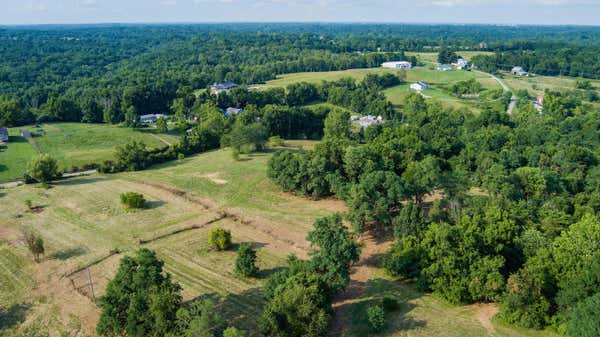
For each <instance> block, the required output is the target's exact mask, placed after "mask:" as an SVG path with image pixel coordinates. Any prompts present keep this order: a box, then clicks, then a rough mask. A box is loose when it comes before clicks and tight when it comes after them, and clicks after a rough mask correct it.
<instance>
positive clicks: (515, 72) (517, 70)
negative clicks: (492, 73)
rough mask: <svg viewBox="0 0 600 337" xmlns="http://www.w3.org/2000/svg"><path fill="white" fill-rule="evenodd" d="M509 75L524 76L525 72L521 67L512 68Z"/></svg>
mask: <svg viewBox="0 0 600 337" xmlns="http://www.w3.org/2000/svg"><path fill="white" fill-rule="evenodd" d="M510 73H511V74H513V75H519V76H526V75H527V72H526V71H525V70H524V69H523V68H522V67H514V68H512V70H511V71H510Z"/></svg>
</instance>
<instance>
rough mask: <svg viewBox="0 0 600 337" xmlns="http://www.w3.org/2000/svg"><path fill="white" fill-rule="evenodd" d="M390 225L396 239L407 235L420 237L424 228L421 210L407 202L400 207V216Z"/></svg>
mask: <svg viewBox="0 0 600 337" xmlns="http://www.w3.org/2000/svg"><path fill="white" fill-rule="evenodd" d="M392 224H393V226H394V236H395V237H396V238H400V237H403V236H408V235H415V236H417V237H420V236H421V233H422V232H423V231H424V230H425V227H426V222H425V215H424V213H423V209H422V208H421V207H420V206H419V205H417V204H415V203H414V202H412V201H409V202H407V203H406V205H404V207H402V209H401V210H400V214H399V215H398V216H397V217H395V218H394V219H393V220H392Z"/></svg>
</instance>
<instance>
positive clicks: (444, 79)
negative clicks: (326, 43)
mask: <svg viewBox="0 0 600 337" xmlns="http://www.w3.org/2000/svg"><path fill="white" fill-rule="evenodd" d="M436 55H437V54H436ZM398 72H399V71H398V70H394V69H385V68H370V69H351V70H342V71H329V72H305V73H294V74H286V75H280V76H278V77H277V79H275V80H272V81H268V82H267V83H266V84H265V85H259V86H260V87H261V88H269V87H284V86H287V85H289V84H292V83H297V82H308V83H313V84H317V83H320V82H322V81H336V80H339V79H342V78H348V77H349V78H353V79H355V80H357V81H360V80H362V79H363V78H364V77H365V76H366V75H367V74H383V73H390V74H397V73H398ZM405 74H406V79H405V81H406V82H407V83H405V84H401V85H398V86H395V87H392V88H388V89H386V90H385V91H384V94H385V95H386V97H387V98H388V100H390V101H391V102H392V104H394V105H395V106H400V105H401V103H402V101H403V99H404V97H406V96H407V95H408V94H409V93H410V92H411V89H410V83H414V82H418V81H422V82H427V83H428V84H430V88H429V89H427V90H425V91H424V95H425V97H427V98H434V99H437V100H439V101H440V102H442V103H444V104H445V105H447V106H450V107H453V108H467V109H469V110H470V111H474V112H476V111H478V108H477V103H478V100H470V99H463V98H458V97H455V96H452V95H450V94H449V93H448V92H447V91H445V90H444V88H443V87H444V86H447V85H450V84H452V83H455V82H458V81H464V80H469V79H476V80H477V81H478V82H480V83H481V84H482V88H483V89H501V86H500V85H499V84H498V82H496V81H495V80H494V79H492V78H490V77H489V75H487V74H485V73H481V72H470V71H438V70H435V69H434V68H433V67H432V66H428V67H417V68H413V69H411V70H407V71H406V72H405Z"/></svg>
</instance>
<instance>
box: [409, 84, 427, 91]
mask: <svg viewBox="0 0 600 337" xmlns="http://www.w3.org/2000/svg"><path fill="white" fill-rule="evenodd" d="M410 88H411V89H412V90H414V91H417V92H421V91H423V90H425V89H427V88H429V84H427V83H425V82H417V83H413V84H411V85H410Z"/></svg>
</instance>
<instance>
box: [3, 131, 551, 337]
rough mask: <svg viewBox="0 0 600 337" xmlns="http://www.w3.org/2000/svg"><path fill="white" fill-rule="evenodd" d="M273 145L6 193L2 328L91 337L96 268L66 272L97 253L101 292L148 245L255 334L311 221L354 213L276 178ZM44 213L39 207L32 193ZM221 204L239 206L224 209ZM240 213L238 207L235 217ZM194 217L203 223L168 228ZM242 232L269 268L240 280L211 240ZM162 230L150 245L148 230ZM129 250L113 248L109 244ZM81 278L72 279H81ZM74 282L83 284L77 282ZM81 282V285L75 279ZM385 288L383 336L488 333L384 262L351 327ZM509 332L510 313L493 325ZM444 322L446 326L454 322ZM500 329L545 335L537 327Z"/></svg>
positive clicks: (195, 293) (227, 255)
mask: <svg viewBox="0 0 600 337" xmlns="http://www.w3.org/2000/svg"><path fill="white" fill-rule="evenodd" d="M287 144H288V145H289V146H294V147H296V146H302V147H305V148H310V147H312V146H313V145H314V144H315V143H314V142H310V141H288V142H287ZM269 156H270V154H269V153H258V154H254V155H250V156H244V157H243V158H242V160H241V161H234V160H233V158H232V156H231V153H230V152H229V151H228V150H218V151H212V152H208V153H204V154H201V155H197V156H193V157H189V158H186V159H183V160H180V161H174V162H170V163H166V164H162V165H159V166H156V167H153V168H152V169H150V170H146V171H141V172H128V173H120V174H116V175H107V176H104V175H99V174H96V175H93V176H88V177H78V178H73V179H69V180H65V181H62V182H60V183H59V184H56V185H55V186H53V187H52V188H50V189H42V188H40V187H36V186H31V185H27V186H21V187H17V188H14V189H9V190H3V191H2V192H0V224H1V225H0V237H2V240H3V241H2V242H1V243H0V281H2V283H1V284H2V285H0V287H2V288H0V290H1V291H2V294H3V295H4V294H6V293H8V294H9V295H7V296H3V297H2V302H1V303H0V306H1V307H2V309H1V310H3V312H6V313H10V315H9V314H2V316H1V323H0V334H3V335H7V336H11V335H15V336H17V335H21V334H24V333H25V332H27V331H28V330H32V331H37V332H39V331H49V332H50V333H52V334H54V335H60V334H67V335H68V334H70V335H75V332H77V333H80V334H81V335H93V334H94V326H95V323H96V320H97V318H98V314H99V312H98V309H97V308H96V306H95V305H94V304H93V302H92V301H91V297H92V296H91V287H89V282H88V274H87V270H84V271H83V272H80V273H75V274H74V275H72V276H68V277H65V275H67V274H69V273H70V272H72V271H74V270H76V269H77V268H78V267H81V266H85V265H87V264H89V263H91V262H94V261H99V262H98V263H97V264H95V265H93V266H91V267H90V268H89V271H90V276H91V278H92V282H93V287H94V293H95V295H96V296H99V295H102V293H103V291H104V287H105V286H106V283H107V282H108V280H109V279H110V278H112V277H113V275H114V273H115V271H116V269H117V267H118V263H119V259H120V258H121V256H123V254H130V253H132V252H133V251H134V250H136V249H137V248H139V247H142V246H144V247H149V248H151V249H154V250H156V251H157V253H158V255H159V256H160V257H161V258H162V259H164V260H165V268H166V269H167V270H168V271H169V272H170V273H172V274H173V276H174V279H175V280H176V281H177V282H179V283H181V285H182V286H183V295H184V300H185V301H190V300H192V299H195V298H198V297H210V298H213V299H214V300H215V301H216V302H217V303H218V304H219V308H220V309H221V310H222V311H223V312H224V315H225V316H226V319H227V321H228V322H230V323H231V324H235V325H237V326H238V327H241V328H244V329H247V330H249V331H251V332H252V333H251V336H255V335H256V319H257V317H258V316H259V314H260V312H261V310H262V309H261V306H262V304H263V299H262V296H261V289H260V287H261V286H262V284H263V282H264V279H265V277H266V276H268V275H269V274H270V273H272V272H273V271H275V270H277V269H278V268H279V267H281V266H282V265H283V263H284V260H285V258H286V256H287V255H288V254H290V253H294V254H297V255H299V256H301V257H306V255H307V251H308V243H307V241H306V240H305V238H306V234H307V232H308V231H309V230H310V229H311V227H312V223H313V221H314V220H315V219H316V218H317V217H320V216H324V215H327V214H331V213H333V212H336V211H344V210H345V206H344V205H343V204H342V203H341V202H340V201H336V200H320V201H312V200H308V199H305V198H300V197H295V196H292V195H289V194H286V193H282V192H281V191H280V190H279V188H278V187H276V186H275V185H273V183H271V182H270V180H269V179H268V178H267V177H266V162H267V160H268V158H269ZM125 191H137V192H140V193H143V194H144V195H145V197H146V199H147V200H148V207H147V208H146V209H144V210H138V211H127V210H125V209H124V208H123V207H122V206H121V205H120V203H119V201H118V198H119V194H120V193H122V192H125ZM27 199H29V200H32V202H33V204H34V205H37V206H40V208H41V211H39V212H30V211H28V210H27V208H26V206H25V200H27ZM223 212H226V213H228V214H230V215H231V216H228V217H226V218H222V219H221V220H218V221H216V222H214V223H210V224H207V222H209V221H210V220H213V219H217V218H221V217H222V214H223ZM233 215H234V216H235V217H234V216H233ZM193 225H194V226H196V227H197V228H196V229H192V230H188V231H185V232H181V233H179V234H174V235H170V236H169V235H167V234H169V233H171V232H173V231H176V230H181V229H184V228H190V227H191V226H193ZM216 226H222V227H225V228H228V229H230V230H231V231H232V234H233V241H234V244H239V243H241V242H251V243H252V244H253V245H254V246H255V247H256V248H257V249H258V257H259V266H260V268H261V275H260V277H259V278H257V279H243V278H238V277H237V276H235V275H234V273H233V265H234V261H235V253H234V252H233V251H228V252H211V251H210V250H209V249H208V247H207V244H206V241H207V234H208V231H209V230H210V229H211V228H214V227H216ZM22 227H32V228H34V229H35V230H36V231H38V232H39V233H40V234H41V235H42V236H43V238H44V240H45V242H46V256H45V257H44V259H43V261H42V262H41V263H39V264H36V263H33V262H32V259H31V257H30V255H29V254H28V253H27V252H26V250H25V248H24V246H23V244H22V243H21V241H20V240H19V229H20V228H22ZM164 235H167V236H165V237H163V238H161V239H158V240H155V241H152V242H149V243H146V244H141V243H140V239H142V240H149V239H152V238H156V237H161V236H164ZM114 248H118V249H120V250H121V251H122V253H121V254H117V255H113V256H111V257H108V258H105V259H104V257H106V256H107V254H108V252H109V251H110V250H111V249H114ZM71 280H72V281H71ZM71 282H73V283H71ZM73 286H75V287H76V288H77V289H78V290H75V289H73ZM385 295H393V296H395V297H397V298H398V299H399V300H400V302H401V305H402V311H401V312H399V313H398V317H394V318H393V319H392V318H391V317H390V319H389V321H390V322H391V324H390V326H389V327H388V329H387V330H386V332H385V334H382V335H385V336H433V335H440V333H442V332H443V333H442V334H443V335H448V336H459V335H461V336H462V335H464V336H481V335H485V334H486V332H487V331H488V330H486V329H489V327H487V328H486V327H484V326H483V325H482V324H483V323H481V322H480V321H479V320H478V318H477V315H476V313H477V312H478V311H477V310H472V309H471V308H470V307H454V306H450V305H447V304H444V303H443V302H441V301H439V300H438V299H436V298H434V297H432V296H429V295H424V294H421V293H418V292H417V291H415V290H414V289H413V288H412V286H410V285H406V284H403V283H402V282H399V281H396V280H394V279H390V278H387V277H386V276H385V275H383V273H382V272H381V270H379V271H378V272H377V273H376V274H374V275H373V277H371V278H370V279H369V280H368V281H367V284H366V291H365V292H364V294H362V295H361V296H360V298H357V299H356V302H354V304H352V308H351V314H352V317H353V321H354V323H351V324H349V325H348V326H347V327H346V328H347V329H345V332H344V333H343V334H342V335H344V336H365V334H364V333H365V330H364V329H365V327H364V314H363V310H364V308H365V306H366V305H367V303H369V301H372V300H373V299H376V298H380V297H381V296H385ZM490 324H491V326H492V327H493V329H495V331H498V332H502V331H503V330H502V329H504V328H503V327H502V326H501V325H500V323H497V322H495V321H494V322H492V323H490ZM444 329H445V330H444ZM506 331H509V332H510V333H501V334H488V335H490V336H492V335H493V336H496V335H497V336H509V335H510V336H539V334H534V333H531V332H529V331H526V332H521V331H516V330H506Z"/></svg>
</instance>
